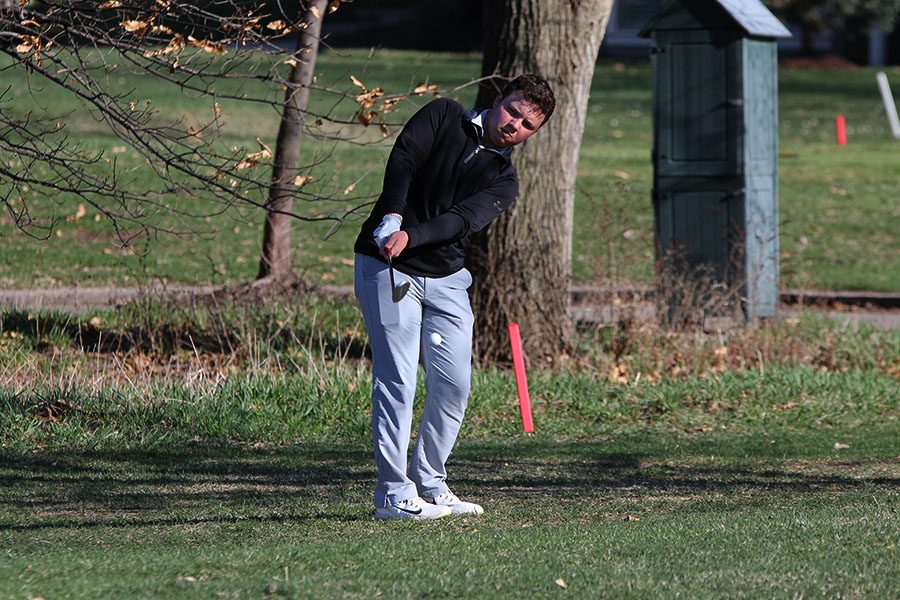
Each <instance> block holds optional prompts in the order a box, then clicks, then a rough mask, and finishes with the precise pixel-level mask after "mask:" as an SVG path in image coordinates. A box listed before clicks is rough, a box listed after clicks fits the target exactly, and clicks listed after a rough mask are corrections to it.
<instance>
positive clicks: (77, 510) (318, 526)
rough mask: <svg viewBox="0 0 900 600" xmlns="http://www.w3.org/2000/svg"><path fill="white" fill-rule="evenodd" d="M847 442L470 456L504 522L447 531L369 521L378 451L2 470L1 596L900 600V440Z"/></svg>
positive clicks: (163, 454)
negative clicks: (899, 599) (850, 445)
mask: <svg viewBox="0 0 900 600" xmlns="http://www.w3.org/2000/svg"><path fill="white" fill-rule="evenodd" d="M893 433H894V434H896V431H894V432H893ZM509 437H515V436H509ZM840 439H845V438H840ZM831 440H832V438H831V437H828V436H818V435H803V436H799V437H798V436H796V435H795V434H787V433H785V432H779V433H778V435H777V436H776V437H770V436H761V435H757V436H751V437H748V438H745V439H742V440H741V441H740V443H735V440H733V439H728V438H720V437H712V438H709V439H706V438H704V439H700V440H698V439H690V438H678V437H674V436H673V437H670V438H668V439H667V438H666V437H665V436H662V437H661V438H659V437H657V439H648V438H640V437H639V438H636V439H617V440H610V441H593V442H569V443H557V442H552V441H547V440H542V439H541V438H540V437H537V438H535V439H534V440H522V439H519V440H515V439H512V440H510V439H507V440H506V441H496V442H490V441H484V442H480V443H475V442H470V443H463V444H462V445H461V447H460V448H459V450H458V452H457V455H456V458H455V459H454V460H453V468H454V474H455V479H454V481H455V486H456V489H457V490H458V491H459V492H460V493H461V494H464V495H465V496H467V497H469V498H472V499H474V500H477V501H479V502H482V503H483V504H484V505H485V507H486V511H487V512H486V513H485V514H484V515H482V516H480V517H470V518H461V519H444V520H442V521H440V522H430V523H384V522H376V521H374V520H373V519H372V518H371V516H370V510H371V509H370V507H369V485H370V483H371V480H372V477H373V472H372V467H371V464H370V463H371V461H370V456H369V451H368V449H367V448H366V447H365V444H363V443H362V442H360V443H359V444H353V445H343V444H338V445H327V446H323V445H313V446H299V447H292V448H289V449H249V448H210V447H206V446H204V445H198V446H195V447H191V448H182V449H165V450H147V451H142V450H131V451H123V450H114V451H101V450H97V451H87V452H47V453H40V454H35V455H10V454H9V453H4V455H3V459H2V463H0V479H2V481H3V483H4V485H3V488H2V492H0V501H2V510H0V542H2V546H3V550H2V556H3V560H2V563H0V586H2V589H3V590H4V594H6V596H5V597H23V598H29V597H35V596H41V597H45V598H61V597H69V598H100V597H127V598H209V597H217V598H218V597H221V598H257V597H264V596H266V595H274V596H275V597H291V598H293V597H309V598H313V597H318V598H322V597H358V598H371V597H376V596H381V597H388V598H391V597H400V598H406V597H415V598H421V597H490V596H496V597H508V596H513V597H544V596H550V595H553V594H564V593H565V594H569V595H574V596H576V597H583V598H596V597H604V598H622V597H675V596H687V597H692V598H724V597H728V598H740V597H785V598H794V597H801V596H802V597H805V598H824V597H828V598H834V597H842V598H890V597H896V595H897V593H898V592H900V584H898V581H900V566H898V561H897V560H896V558H897V553H898V543H900V539H898V531H900V516H898V514H897V510H898V503H900V492H898V486H900V465H898V462H897V456H896V449H897V448H896V443H895V442H896V438H894V439H893V440H890V439H889V438H888V435H887V434H886V433H885V432H880V433H875V434H872V435H871V436H863V435H859V434H857V435H854V436H853V441H854V445H862V446H863V447H866V448H867V451H866V452H858V451H850V452H849V453H845V454H841V453H838V452H835V451H833V450H831V449H830V448H829V444H830V443H833V442H831ZM798 446H800V447H802V448H803V450H802V451H801V453H802V454H803V455H804V457H803V458H802V459H800V458H790V457H791V456H792V455H793V452H794V450H795V449H796V448H797V447H798ZM891 446H893V447H891ZM810 449H813V451H812V452H810Z"/></svg>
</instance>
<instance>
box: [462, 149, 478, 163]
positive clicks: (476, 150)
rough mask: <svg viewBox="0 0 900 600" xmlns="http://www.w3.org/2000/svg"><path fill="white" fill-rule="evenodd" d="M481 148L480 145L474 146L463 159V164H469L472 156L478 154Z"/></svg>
mask: <svg viewBox="0 0 900 600" xmlns="http://www.w3.org/2000/svg"><path fill="white" fill-rule="evenodd" d="M481 148H482V146H481V145H478V146H475V149H474V150H472V153H471V154H469V155H468V156H467V157H466V158H464V159H463V164H464V165H467V164H469V162H470V161H471V160H472V159H473V158H475V155H476V154H478V153H479V152H481Z"/></svg>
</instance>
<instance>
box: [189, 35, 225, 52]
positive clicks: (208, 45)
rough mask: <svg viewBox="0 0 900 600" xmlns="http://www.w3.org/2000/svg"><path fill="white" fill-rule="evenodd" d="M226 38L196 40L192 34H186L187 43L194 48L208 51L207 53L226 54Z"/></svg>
mask: <svg viewBox="0 0 900 600" xmlns="http://www.w3.org/2000/svg"><path fill="white" fill-rule="evenodd" d="M227 41H228V40H222V41H217V42H213V41H211V40H198V39H197V38H195V37H194V36H192V35H189V36H188V43H190V45H191V46H193V47H194V48H202V49H203V51H204V52H208V53H209V54H222V55H225V54H228V50H226V49H225V42H227Z"/></svg>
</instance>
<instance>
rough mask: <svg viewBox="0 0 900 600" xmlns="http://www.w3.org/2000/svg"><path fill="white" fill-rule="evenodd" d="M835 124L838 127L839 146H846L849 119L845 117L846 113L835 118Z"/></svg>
mask: <svg viewBox="0 0 900 600" xmlns="http://www.w3.org/2000/svg"><path fill="white" fill-rule="evenodd" d="M834 126H835V128H837V143H838V146H846V145H847V120H846V119H844V115H838V116H836V117H835V118H834Z"/></svg>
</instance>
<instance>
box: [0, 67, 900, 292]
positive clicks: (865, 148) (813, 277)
mask: <svg viewBox="0 0 900 600" xmlns="http://www.w3.org/2000/svg"><path fill="white" fill-rule="evenodd" d="M368 55H369V51H368V50H342V51H340V52H325V53H323V55H322V56H321V58H320V61H319V66H320V69H321V71H322V73H323V77H324V79H323V80H324V81H326V82H327V83H331V84H334V85H335V86H337V87H342V88H343V89H347V90H353V89H355V88H353V86H352V85H351V84H350V83H349V75H350V74H353V75H355V76H357V77H359V78H360V79H361V80H362V81H363V82H364V83H366V84H367V85H368V86H370V87H373V86H374V85H382V86H383V87H384V88H385V89H386V90H387V91H389V92H391V91H403V90H407V89H409V88H410V86H411V85H414V84H415V83H417V82H418V81H423V80H426V79H428V80H430V81H435V82H437V83H439V84H440V85H441V86H442V87H444V88H450V87H453V86H455V85H459V84H462V83H464V82H466V81H468V80H470V79H472V78H475V77H477V75H478V68H479V61H478V57H477V56H475V55H458V54H441V53H437V54H425V53H415V52H401V51H379V52H377V53H376V54H375V56H374V58H373V59H372V60H371V61H369V60H368ZM896 74H897V71H896V70H890V69H889V75H891V76H896ZM779 78H780V93H779V104H780V144H781V150H782V151H783V152H784V156H783V158H782V159H781V161H780V208H781V251H782V256H781V259H782V274H783V277H782V286H783V287H812V288H835V289H871V290H881V291H896V290H898V289H900V266H898V263H897V261H896V260H895V259H894V258H893V257H895V256H897V255H898V250H900V246H898V241H897V236H896V232H895V231H894V230H895V229H896V228H895V227H893V226H892V225H893V223H894V222H895V221H896V220H897V217H898V213H897V208H896V202H894V188H895V186H896V181H897V180H898V179H900V161H898V160H897V156H898V152H900V146H898V144H897V143H896V142H895V141H893V140H891V139H890V137H889V133H888V125H887V121H886V119H885V118H884V115H883V112H882V110H881V108H880V99H879V96H878V93H877V89H876V86H875V84H874V71H873V70H871V69H856V70H844V71H818V72H814V71H803V70H782V71H781V72H780V74H779ZM111 85H113V87H116V88H119V89H132V88H133V89H134V90H135V92H134V94H135V97H136V98H139V99H143V98H146V97H152V98H153V101H154V105H155V106H157V107H159V108H160V110H161V111H162V112H163V114H175V115H180V116H183V117H184V118H185V119H186V122H192V121H196V122H202V121H203V119H204V118H207V117H208V116H210V115H211V112H212V105H211V101H207V100H205V99H199V98H197V97H196V96H194V97H191V96H185V95H184V94H182V93H181V92H179V91H178V90H177V89H175V88H167V87H164V86H158V85H156V84H155V83H154V82H153V81H152V80H149V79H148V78H146V77H143V78H142V77H138V76H135V75H130V74H124V73H123V74H122V75H121V76H119V78H118V79H114V80H113V81H112V82H111ZM6 86H12V87H11V90H12V91H11V93H12V94H13V95H14V96H13V98H12V101H11V104H10V105H9V109H10V110H12V111H13V112H15V113H19V114H24V113H25V112H27V111H29V110H35V111H38V112H40V111H50V108H49V107H53V110H54V111H58V112H62V111H65V110H67V109H76V108H77V107H76V106H75V105H73V104H72V101H71V99H70V98H67V97H66V96H65V95H64V94H62V93H61V92H60V91H58V90H56V89H54V88H53V87H51V86H49V85H48V84H44V83H41V82H40V81H38V80H36V79H34V78H32V80H31V81H30V86H31V87H30V88H29V87H28V86H27V85H25V78H24V75H23V74H22V73H19V72H16V71H13V70H0V88H5V87H6ZM29 90H33V93H31V92H30V91H29ZM474 93H475V92H474V89H473V88H465V89H463V90H460V91H459V92H457V93H454V94H453V95H454V96H455V97H457V98H458V99H459V100H460V101H462V102H464V103H470V102H471V101H472V100H473V98H474ZM426 100H427V99H426V98H415V99H413V100H411V101H409V102H406V103H404V104H403V105H401V106H400V109H399V110H398V112H397V114H396V116H395V121H396V122H402V120H403V119H404V118H405V117H406V116H408V115H409V114H410V113H411V111H412V110H414V109H415V108H417V107H418V106H420V105H421V104H422V103H423V102H425V101H426ZM314 102H318V104H317V106H321V105H323V104H324V103H325V102H327V100H326V99H321V100H315V99H314ZM222 104H223V114H224V115H225V126H224V129H223V134H222V143H223V144H225V145H236V146H243V147H246V148H248V149H252V150H255V149H256V142H255V141H254V140H255V138H256V137H260V138H261V139H263V140H264V141H267V142H268V143H269V144H270V145H272V140H274V137H275V132H276V127H277V116H276V115H275V114H273V113H272V112H271V111H270V110H269V109H254V108H252V107H249V106H246V105H243V106H242V105H238V104H236V103H233V102H228V101H223V102H222ZM350 108H351V107H350V106H349V105H348V104H347V103H344V104H342V105H340V106H339V109H340V110H344V111H346V110H350ZM837 112H842V113H843V114H845V115H846V116H847V119H848V126H849V136H850V144H849V145H848V146H847V147H845V148H838V147H837V146H836V145H835V144H834V143H833V142H832V137H833V127H834V126H833V118H834V115H835V114H836V113H837ZM66 128H67V131H68V132H69V134H70V135H72V136H73V138H77V139H78V140H79V141H80V142H81V143H83V144H84V146H85V147H88V148H93V149H97V150H103V151H104V152H105V153H106V156H107V157H115V158H116V160H117V161H119V162H120V164H122V165H123V166H125V167H128V168H132V167H133V168H134V169H135V171H134V173H135V174H134V177H136V183H138V184H142V185H146V184H147V183H148V182H150V179H149V175H148V173H147V171H146V169H143V168H142V167H141V162H140V161H139V160H138V159H137V157H136V156H134V155H133V154H132V153H131V152H130V151H128V150H127V149H125V148H124V147H123V146H122V144H121V142H120V141H119V140H118V139H116V138H114V137H111V136H110V135H109V134H108V133H107V132H106V131H105V130H104V128H103V126H102V125H101V124H99V123H97V122H96V121H95V120H94V119H93V118H91V117H90V116H89V115H87V114H86V113H84V112H83V111H78V110H76V112H74V113H73V114H72V115H71V117H69V118H68V119H67V121H66ZM376 137H377V136H376ZM651 139H652V124H651V106H650V73H649V68H648V67H647V66H646V65H642V64H634V65H632V64H620V63H615V62H609V61H603V62H601V63H599V64H598V67H597V70H596V74H595V77H594V83H593V87H592V95H591V101H590V104H589V108H588V115H587V120H586V128H585V134H584V141H583V144H582V148H581V160H580V170H579V179H578V183H577V190H578V191H577V200H576V218H575V223H576V229H575V242H574V275H575V279H576V280H577V281H581V282H587V281H595V280H597V279H598V278H603V279H605V280H614V281H618V282H633V283H648V282H650V281H651V278H652V270H653V252H652V240H653V219H652V209H651V204H650V190H651V187H652V170H651V164H650V160H649V153H650V144H651ZM303 151H304V155H305V157H306V158H307V159H308V160H309V159H312V157H313V156H315V155H316V153H322V152H325V151H326V147H324V146H323V145H321V144H315V143H313V142H312V141H311V140H310V141H307V142H304V146H303ZM388 151H389V142H388V143H380V144H376V145H375V146H364V147H360V146H353V147H343V146H341V147H338V148H337V150H336V152H335V154H334V158H333V160H332V161H331V162H329V163H328V164H327V165H326V166H324V167H322V168H319V169H314V170H313V171H312V174H313V175H314V176H315V178H316V179H315V183H314V184H311V185H312V187H311V188H310V189H311V190H314V191H318V192H330V193H336V195H337V197H338V199H337V201H335V202H333V203H331V204H329V205H327V206H310V205H302V206H303V210H305V211H309V212H310V213H317V212H320V211H322V210H325V211H326V212H327V211H328V210H341V209H346V208H347V207H349V206H350V205H352V202H350V201H348V200H347V197H345V196H344V195H343V192H342V190H343V189H344V188H345V187H347V186H348V185H349V184H351V183H353V182H358V184H357V186H356V188H355V190H354V192H353V194H355V195H359V196H364V197H371V196H372V195H374V194H377V193H378V191H379V189H380V184H381V176H382V169H383V165H384V161H385V159H386V157H387V153H388ZM262 169H264V167H262ZM31 200H32V201H33V202H34V205H35V207H36V216H38V217H39V218H44V219H48V220H49V219H52V218H54V217H55V218H56V219H57V222H56V224H55V226H54V228H53V230H52V232H51V237H50V239H48V240H46V241H41V242H39V241H35V240H32V239H30V238H28V237H27V236H25V235H23V234H22V233H21V232H17V231H15V229H14V227H13V225H12V223H11V221H10V219H9V217H8V216H3V217H0V236H2V237H3V239H4V244H3V245H2V248H0V283H2V284H3V285H4V286H5V287H32V286H46V285H50V286H53V285H65V284H74V283H79V284H82V285H99V284H108V283H114V284H133V283H135V282H149V283H152V282H156V281H158V280H160V279H162V280H166V281H173V282H186V283H228V282H230V283H234V282H243V281H247V280H250V279H252V278H253V277H254V276H255V274H256V270H257V261H258V250H259V244H260V240H261V222H262V220H261V214H260V213H259V211H258V210H250V209H244V210H237V209H235V210H231V211H228V212H227V213H225V214H222V215H212V214H210V216H209V217H207V218H203V219H199V220H194V221H187V222H184V221H181V220H179V219H176V218H175V217H173V216H172V215H169V214H167V213H165V212H162V213H160V214H157V215H155V217H154V218H156V219H158V222H159V224H161V225H163V226H168V227H174V228H178V229H181V230H202V233H201V234H199V235H190V236H186V237H176V236H171V235H161V236H159V237H151V238H146V237H139V238H137V239H136V240H135V242H134V244H133V246H132V247H130V248H127V249H124V250H123V249H122V248H121V247H120V245H119V244H118V242H117V240H116V239H115V236H114V235H112V233H111V231H110V227H109V224H108V222H106V221H105V220H101V221H95V220H94V218H95V215H96V211H95V210H93V209H90V208H89V209H88V210H87V214H86V215H85V216H84V217H83V218H80V219H78V220H72V221H67V220H66V217H74V215H75V214H76V209H77V202H74V201H72V200H71V199H69V198H65V197H60V198H54V199H53V200H52V201H51V200H50V199H48V198H32V199H31ZM171 202H176V203H177V204H178V205H179V206H180V207H182V208H187V209H192V210H196V211H198V212H203V211H206V212H207V213H209V212H210V208H209V206H208V205H206V204H205V203H204V201H203V200H202V198H198V199H189V198H178V199H173V200H171ZM357 226H358V221H357V222H348V223H345V224H344V226H343V227H341V228H340V229H339V230H338V231H337V232H336V233H334V234H333V235H331V236H330V237H328V238H327V239H325V234H326V233H327V231H328V229H329V225H327V224H303V223H297V224H296V226H295V232H294V238H293V239H294V246H295V250H296V252H295V264H296V269H297V271H298V272H299V273H300V274H301V275H302V276H304V277H306V278H307V279H309V280H310V281H313V282H316V283H340V284H347V283H349V282H350V281H351V279H352V266H351V265H350V255H351V250H350V248H351V246H352V240H353V238H354V237H355V235H356V230H357Z"/></svg>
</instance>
